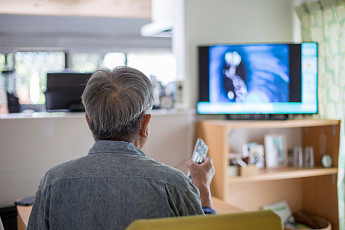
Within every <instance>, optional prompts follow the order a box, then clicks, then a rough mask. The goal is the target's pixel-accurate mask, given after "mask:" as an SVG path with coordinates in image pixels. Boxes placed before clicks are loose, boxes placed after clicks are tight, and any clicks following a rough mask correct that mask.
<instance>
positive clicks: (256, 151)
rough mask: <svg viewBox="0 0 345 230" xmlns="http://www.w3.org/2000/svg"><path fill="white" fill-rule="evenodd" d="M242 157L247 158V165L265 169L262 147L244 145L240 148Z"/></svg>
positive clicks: (255, 144)
mask: <svg viewBox="0 0 345 230" xmlns="http://www.w3.org/2000/svg"><path fill="white" fill-rule="evenodd" d="M242 149H243V157H248V159H249V160H248V164H250V165H256V166H258V168H264V167H265V155H264V146H263V145H259V144H257V143H254V142H253V143H246V144H244V145H243V147H242Z"/></svg>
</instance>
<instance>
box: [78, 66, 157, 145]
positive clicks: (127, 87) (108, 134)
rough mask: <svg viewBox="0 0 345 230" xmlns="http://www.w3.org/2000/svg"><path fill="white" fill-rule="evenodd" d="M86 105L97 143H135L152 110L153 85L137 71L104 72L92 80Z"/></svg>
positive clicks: (85, 101) (86, 92)
mask: <svg viewBox="0 0 345 230" xmlns="http://www.w3.org/2000/svg"><path fill="white" fill-rule="evenodd" d="M82 101H83V105H84V107H85V111H86V113H87V115H88V117H89V126H90V129H91V132H92V134H93V136H94V138H95V140H118V141H127V142H132V141H133V140H134V139H135V138H136V137H137V135H138V133H139V131H140V125H141V120H142V117H143V116H144V115H145V113H146V112H147V111H148V110H149V109H151V108H152V104H153V92H152V84H151V81H150V80H149V78H148V77H146V76H145V75H144V74H143V73H142V72H140V71H138V70H136V69H134V68H130V67H125V66H120V67H116V68H115V69H114V70H112V71H111V70H109V69H106V68H105V69H100V70H97V71H96V72H95V73H93V75H92V76H91V78H90V79H89V81H88V83H87V85H86V87H85V90H84V93H83V95H82Z"/></svg>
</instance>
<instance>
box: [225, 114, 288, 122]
mask: <svg viewBox="0 0 345 230" xmlns="http://www.w3.org/2000/svg"><path fill="white" fill-rule="evenodd" d="M225 118H226V120H259V121H261V120H287V119H289V115H288V114H226V115H225Z"/></svg>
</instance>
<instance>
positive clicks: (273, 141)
mask: <svg viewBox="0 0 345 230" xmlns="http://www.w3.org/2000/svg"><path fill="white" fill-rule="evenodd" d="M265 159H266V160H265V162H266V168H277V167H284V166H287V163H288V160H287V144H286V137H285V135H283V134H267V135H265Z"/></svg>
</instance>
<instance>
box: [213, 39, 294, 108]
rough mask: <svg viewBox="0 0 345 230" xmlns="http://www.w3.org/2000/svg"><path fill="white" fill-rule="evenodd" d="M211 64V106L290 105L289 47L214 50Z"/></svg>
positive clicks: (279, 45) (272, 46)
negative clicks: (226, 104) (220, 104)
mask: <svg viewBox="0 0 345 230" xmlns="http://www.w3.org/2000/svg"><path fill="white" fill-rule="evenodd" d="M209 62H210V63H209V78H210V79H209V97H210V98H209V101H210V102H212V103H223V102H235V103H250V104H256V103H274V102H289V82H290V78H289V76H290V74H289V45H287V44H269V45H267V44H265V45H257V44H256V45H217V46H211V47H210V49H209Z"/></svg>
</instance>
